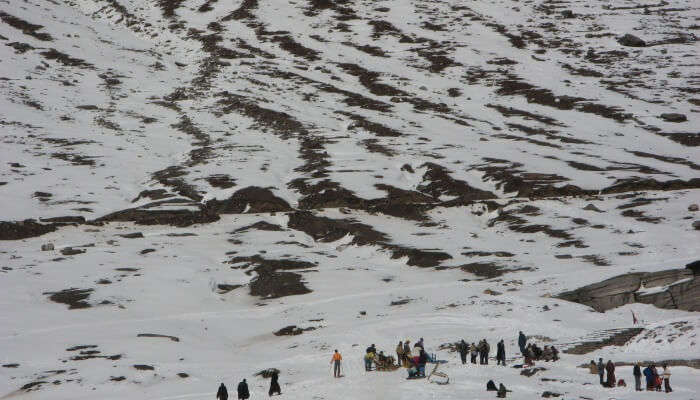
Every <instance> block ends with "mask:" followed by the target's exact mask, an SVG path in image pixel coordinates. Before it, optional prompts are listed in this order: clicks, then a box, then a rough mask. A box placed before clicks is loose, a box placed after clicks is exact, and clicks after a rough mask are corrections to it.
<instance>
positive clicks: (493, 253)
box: [462, 251, 515, 257]
mask: <svg viewBox="0 0 700 400" xmlns="http://www.w3.org/2000/svg"><path fill="white" fill-rule="evenodd" d="M462 255H463V256H465V257H490V256H495V257H513V256H515V254H513V253H510V252H508V251H467V252H465V253H462Z"/></svg>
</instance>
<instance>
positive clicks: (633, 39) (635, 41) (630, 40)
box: [617, 33, 647, 47]
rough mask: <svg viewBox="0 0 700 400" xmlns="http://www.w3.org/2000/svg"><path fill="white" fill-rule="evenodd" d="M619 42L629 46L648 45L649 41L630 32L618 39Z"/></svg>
mask: <svg viewBox="0 0 700 400" xmlns="http://www.w3.org/2000/svg"><path fill="white" fill-rule="evenodd" d="M617 42H618V43H620V44H621V45H623V46H629V47H645V46H646V45H647V42H645V41H644V40H643V39H640V38H638V37H637V36H634V35H631V34H629V33H628V34H626V35H624V36H622V37H621V38H619V39H617Z"/></svg>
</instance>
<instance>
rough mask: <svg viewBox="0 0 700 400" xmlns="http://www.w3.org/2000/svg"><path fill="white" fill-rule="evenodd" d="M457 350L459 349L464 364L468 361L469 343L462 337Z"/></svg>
mask: <svg viewBox="0 0 700 400" xmlns="http://www.w3.org/2000/svg"><path fill="white" fill-rule="evenodd" d="M457 350H459V358H461V359H462V365H464V364H466V363H467V353H469V345H468V344H467V342H465V341H464V339H462V341H461V342H459V344H458V345H457Z"/></svg>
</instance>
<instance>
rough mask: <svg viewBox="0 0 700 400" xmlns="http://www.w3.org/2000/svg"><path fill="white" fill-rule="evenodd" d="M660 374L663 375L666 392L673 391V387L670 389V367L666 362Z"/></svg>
mask: <svg viewBox="0 0 700 400" xmlns="http://www.w3.org/2000/svg"><path fill="white" fill-rule="evenodd" d="M662 375H663V377H664V389H665V390H666V393H671V392H673V389H671V368H669V367H668V365H666V364H664V371H663V372H662Z"/></svg>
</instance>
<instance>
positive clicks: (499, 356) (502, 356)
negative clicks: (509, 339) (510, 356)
mask: <svg viewBox="0 0 700 400" xmlns="http://www.w3.org/2000/svg"><path fill="white" fill-rule="evenodd" d="M501 363H502V364H503V366H504V367H505V366H506V345H505V343H503V339H501V341H500V342H498V345H497V350H496V365H500V364H501Z"/></svg>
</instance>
